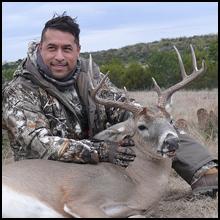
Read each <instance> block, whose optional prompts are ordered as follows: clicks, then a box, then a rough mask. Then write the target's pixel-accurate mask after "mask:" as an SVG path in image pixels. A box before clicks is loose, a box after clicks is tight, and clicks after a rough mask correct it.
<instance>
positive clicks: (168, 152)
mask: <svg viewBox="0 0 220 220" xmlns="http://www.w3.org/2000/svg"><path fill="white" fill-rule="evenodd" d="M178 147H179V138H178V137H177V136H174V135H173V134H168V135H167V136H166V138H165V139H164V142H163V144H162V147H161V151H160V153H161V155H162V156H163V157H166V156H168V157H174V156H175V155H176V150H177V149H178Z"/></svg>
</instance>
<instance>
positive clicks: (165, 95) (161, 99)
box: [152, 44, 205, 108]
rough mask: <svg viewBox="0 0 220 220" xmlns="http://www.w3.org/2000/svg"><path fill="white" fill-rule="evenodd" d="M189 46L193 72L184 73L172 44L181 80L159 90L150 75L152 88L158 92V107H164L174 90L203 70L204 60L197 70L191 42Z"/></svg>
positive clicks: (180, 59) (179, 58)
mask: <svg viewBox="0 0 220 220" xmlns="http://www.w3.org/2000/svg"><path fill="white" fill-rule="evenodd" d="M190 48H191V52H192V63H193V72H192V74H191V75H187V74H186V71H185V68H184V65H183V61H182V58H181V56H180V53H179V51H178V50H177V48H176V47H175V46H174V49H175V51H176V53H177V56H178V60H179V65H180V71H181V76H182V81H181V82H179V83H177V84H175V85H173V86H171V87H170V88H168V89H166V90H164V91H161V88H160V87H159V86H158V84H157V82H156V80H155V79H154V78H153V77H152V80H153V83H154V89H155V91H156V92H157V94H158V106H159V107H161V108H165V106H166V104H167V102H168V101H169V99H170V98H171V96H172V95H173V93H174V92H176V91H177V90H179V89H181V88H183V87H184V86H186V85H187V84H188V83H190V82H191V81H193V80H194V79H195V78H197V77H198V76H199V75H200V74H201V73H202V72H203V71H204V69H205V61H204V60H202V67H201V69H199V70H198V68H197V63H196V56H195V52H194V50H193V47H192V45H191V44H190Z"/></svg>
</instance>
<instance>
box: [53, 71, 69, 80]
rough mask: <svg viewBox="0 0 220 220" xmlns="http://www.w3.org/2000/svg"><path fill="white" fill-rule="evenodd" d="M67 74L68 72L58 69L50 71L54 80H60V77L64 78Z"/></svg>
mask: <svg viewBox="0 0 220 220" xmlns="http://www.w3.org/2000/svg"><path fill="white" fill-rule="evenodd" d="M68 74H69V73H67V72H62V71H60V72H57V71H56V72H54V71H53V72H52V76H53V78H54V79H56V80H62V79H64V78H65V77H66V76H68Z"/></svg>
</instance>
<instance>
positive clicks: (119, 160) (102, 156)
mask: <svg viewBox="0 0 220 220" xmlns="http://www.w3.org/2000/svg"><path fill="white" fill-rule="evenodd" d="M99 144H100V147H99V150H98V153H99V160H100V161H103V162H110V163H114V164H117V165H120V166H122V167H127V166H128V165H129V163H130V162H132V161H134V159H135V157H136V154H135V152H134V150H133V149H132V147H133V146H134V141H133V140H132V139H131V137H129V136H126V137H125V138H124V139H123V140H122V141H120V142H111V141H104V142H103V143H99Z"/></svg>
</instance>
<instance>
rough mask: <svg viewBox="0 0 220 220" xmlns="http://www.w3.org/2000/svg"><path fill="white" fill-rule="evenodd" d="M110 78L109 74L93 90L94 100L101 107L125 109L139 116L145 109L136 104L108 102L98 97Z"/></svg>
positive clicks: (91, 92)
mask: <svg viewBox="0 0 220 220" xmlns="http://www.w3.org/2000/svg"><path fill="white" fill-rule="evenodd" d="M107 77H108V73H107V74H105V76H104V77H103V78H102V80H101V81H100V83H99V85H98V86H97V87H96V88H94V89H92V90H91V91H90V94H91V97H92V98H93V100H94V101H95V102H97V103H99V104H101V105H104V106H107V107H115V108H120V109H125V110H127V111H130V112H132V113H134V114H137V113H138V112H140V111H142V110H143V108H142V107H141V106H138V105H135V104H134V103H131V102H119V101H113V100H109V99H108V100H106V99H102V98H100V97H98V96H97V93H98V91H99V90H100V89H101V88H102V87H103V85H104V83H105V81H106V79H107Z"/></svg>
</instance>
